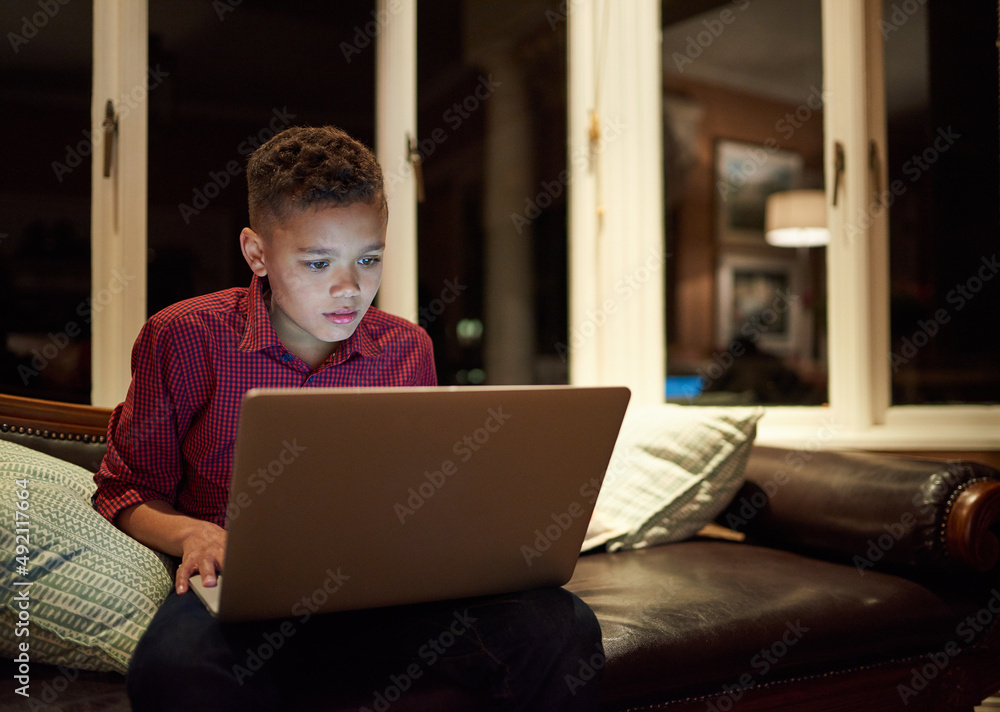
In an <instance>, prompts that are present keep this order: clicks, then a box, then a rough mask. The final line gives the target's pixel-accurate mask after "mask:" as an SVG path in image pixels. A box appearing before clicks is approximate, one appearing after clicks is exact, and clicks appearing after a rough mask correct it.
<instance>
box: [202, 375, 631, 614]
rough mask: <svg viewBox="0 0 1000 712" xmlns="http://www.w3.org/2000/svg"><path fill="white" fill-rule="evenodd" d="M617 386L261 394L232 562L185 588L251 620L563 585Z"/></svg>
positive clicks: (601, 467) (590, 499) (623, 400)
mask: <svg viewBox="0 0 1000 712" xmlns="http://www.w3.org/2000/svg"><path fill="white" fill-rule="evenodd" d="M628 400H629V391H628V389H627V388H624V387H571V386H516V387H504V386H495V387H487V386H482V387H458V388H452V387H435V388H350V389H255V390H252V391H249V392H248V393H247V394H246V395H245V397H244V399H243V402H242V406H241V411H240V420H239V427H238V431H237V437H236V449H235V457H234V464H233V476H232V481H231V486H230V494H229V509H228V515H227V518H228V525H227V529H228V536H227V548H226V559H225V567H224V568H225V570H224V572H223V575H222V576H220V577H219V584H218V585H217V586H214V587H211V588H208V587H205V586H203V585H202V584H201V581H200V578H199V577H194V578H193V579H192V581H191V585H192V588H193V589H194V590H195V592H196V593H197V594H198V595H199V596H200V597H201V598H202V600H203V601H204V602H205V604H206V606H207V607H208V608H209V610H211V611H212V612H213V614H214V615H216V616H217V617H218V618H220V619H221V620H227V621H239V620H260V619H269V618H284V617H294V616H305V615H306V614H307V613H308V614H310V615H311V614H314V613H325V612H332V611H344V610H352V609H360V608H373V607H379V606H391V605H399V604H407V603H418V602H425V601H433V600H445V599H453V598H462V597H467V596H478V595H486V594H494V593H504V592H509V591H514V590H525V589H530V588H536V587H542V586H561V585H562V584H564V583H566V582H567V581H568V580H569V579H570V577H571V576H572V574H573V570H574V568H575V566H576V561H577V558H578V556H579V553H580V545H581V542H582V541H583V539H584V535H585V533H586V530H587V524H588V522H589V520H590V516H591V513H592V511H593V507H594V503H595V501H596V500H597V494H598V491H599V489H600V486H601V483H602V481H603V478H604V474H605V470H606V469H607V466H608V462H609V460H610V458H611V452H612V449H613V448H614V444H615V441H616V439H617V437H618V431H619V428H620V426H621V422H622V418H623V416H624V414H625V409H626V407H627V405H628Z"/></svg>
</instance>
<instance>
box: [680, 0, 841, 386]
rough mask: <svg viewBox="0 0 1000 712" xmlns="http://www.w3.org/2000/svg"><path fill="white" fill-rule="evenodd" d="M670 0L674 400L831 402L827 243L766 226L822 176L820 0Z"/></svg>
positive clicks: (816, 186)
mask: <svg viewBox="0 0 1000 712" xmlns="http://www.w3.org/2000/svg"><path fill="white" fill-rule="evenodd" d="M662 7H663V24H664V31H663V75H664V76H663V85H664V92H663V119H664V170H665V176H664V182H665V214H666V239H667V253H668V254H669V255H671V257H670V259H668V261H667V265H668V272H667V292H666V294H667V305H666V314H667V324H666V331H667V397H668V400H671V401H676V402H680V403H693V404H708V403H725V404H735V403H763V404H820V403H824V402H825V401H826V399H827V359H826V285H825V274H826V264H825V263H826V254H825V251H826V248H825V247H822V246H819V247H816V246H814V247H809V246H800V247H776V246H773V245H771V244H769V242H768V241H767V239H766V238H765V218H766V211H765V207H766V205H767V199H768V197H769V196H770V195H772V194H774V193H779V192H780V193H783V192H785V191H791V190H797V189H813V190H816V189H822V188H823V105H824V97H823V88H822V87H823V84H822V77H823V71H822V45H821V42H822V37H821V24H820V0H754V2H752V3H751V2H749V0H736V1H735V2H725V3H723V2H692V3H677V2H664V3H663V5H662ZM789 197H790V198H791V197H792V196H789ZM795 200H798V197H796V198H795ZM772 215H773V213H772ZM807 222H808V221H807ZM797 224H798V223H797ZM800 227H806V225H800Z"/></svg>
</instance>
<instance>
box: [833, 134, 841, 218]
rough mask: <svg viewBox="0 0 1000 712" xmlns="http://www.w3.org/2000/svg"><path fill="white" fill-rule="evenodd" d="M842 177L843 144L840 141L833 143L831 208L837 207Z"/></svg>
mask: <svg viewBox="0 0 1000 712" xmlns="http://www.w3.org/2000/svg"><path fill="white" fill-rule="evenodd" d="M843 177H844V144H842V143H841V142H840V141H834V142H833V206H834V207H836V205H837V196H838V195H839V194H840V181H841V179H842V178H843Z"/></svg>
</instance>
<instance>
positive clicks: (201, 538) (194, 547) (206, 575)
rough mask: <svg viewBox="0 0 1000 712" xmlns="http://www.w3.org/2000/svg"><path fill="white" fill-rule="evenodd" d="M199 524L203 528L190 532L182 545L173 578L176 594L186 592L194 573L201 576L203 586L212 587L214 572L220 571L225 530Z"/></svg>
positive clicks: (211, 525) (224, 545) (224, 550)
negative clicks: (178, 563) (179, 561)
mask: <svg viewBox="0 0 1000 712" xmlns="http://www.w3.org/2000/svg"><path fill="white" fill-rule="evenodd" d="M201 524H203V525H204V526H203V527H199V528H198V529H197V530H196V531H194V532H192V534H191V535H190V536H188V537H187V538H186V539H185V540H184V542H183V544H182V546H183V551H184V553H183V554H182V556H181V563H180V566H178V567H177V576H176V578H175V587H176V589H177V593H184V592H185V591H187V590H188V581H189V580H190V578H191V577H192V576H194V575H195V574H196V573H199V574H201V581H202V583H203V584H205V585H206V586H214V585H215V584H216V581H217V578H216V572H217V571H222V563H223V558H224V557H225V554H226V530H225V529H223V528H222V527H220V526H219V525H217V524H212V523H211V522H201Z"/></svg>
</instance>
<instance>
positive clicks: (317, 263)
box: [306, 260, 330, 271]
mask: <svg viewBox="0 0 1000 712" xmlns="http://www.w3.org/2000/svg"><path fill="white" fill-rule="evenodd" d="M329 264H330V263H329V262H327V261H326V260H314V261H312V262H306V267H308V268H309V269H311V270H316V271H318V270H321V269H324V268H325V267H328V266H329Z"/></svg>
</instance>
